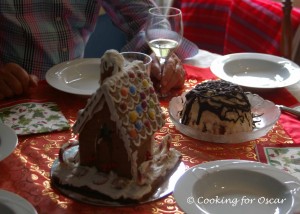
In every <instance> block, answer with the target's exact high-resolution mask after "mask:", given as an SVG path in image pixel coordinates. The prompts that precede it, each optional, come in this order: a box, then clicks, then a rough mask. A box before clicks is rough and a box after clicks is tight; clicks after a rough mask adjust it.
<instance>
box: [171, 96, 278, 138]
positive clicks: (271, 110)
mask: <svg viewBox="0 0 300 214" xmlns="http://www.w3.org/2000/svg"><path fill="white" fill-rule="evenodd" d="M185 94H186V93H183V94H182V95H181V96H178V97H174V98H172V99H171V101H170V103H169V115H170V119H171V120H172V122H173V124H174V125H175V127H176V128H177V130H178V131H180V132H181V133H183V134H185V135H187V136H189V137H192V138H194V139H197V140H202V141H208V142H214V143H243V142H246V141H250V140H255V139H257V138H260V137H262V136H264V135H266V134H267V133H268V132H269V131H270V130H271V129H272V128H273V125H274V124H275V123H276V122H277V120H278V119H279V117H280V114H281V111H280V109H279V108H278V107H277V106H276V105H275V104H274V103H273V102H271V101H268V100H264V99H263V98H262V97H260V96H259V95H257V94H252V93H250V92H246V94H247V97H248V99H249V102H250V104H251V112H252V114H253V115H255V117H254V118H253V120H254V121H255V128H254V129H253V130H252V131H251V132H240V133H235V134H228V135H215V134H209V133H203V132H200V131H199V130H197V129H195V128H192V127H189V126H187V125H184V124H182V123H181V122H180V120H181V119H180V112H181V111H182V109H183V106H184V102H185Z"/></svg>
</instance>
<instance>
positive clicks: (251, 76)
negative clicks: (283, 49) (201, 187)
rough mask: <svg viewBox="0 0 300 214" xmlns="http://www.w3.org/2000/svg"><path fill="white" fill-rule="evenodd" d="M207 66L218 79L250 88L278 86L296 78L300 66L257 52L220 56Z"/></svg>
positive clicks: (296, 80)
mask: <svg viewBox="0 0 300 214" xmlns="http://www.w3.org/2000/svg"><path fill="white" fill-rule="evenodd" d="M210 69H211V71H212V72H213V73H214V74H215V75H216V76H217V77H219V78H220V79H223V80H227V81H229V82H232V83H235V84H238V85H241V86H244V87H250V88H281V87H286V86H290V85H293V84H295V83H297V82H298V81H299V80H300V68H299V66H298V65H297V64H296V63H294V62H292V61H290V60H288V59H285V58H282V57H278V56H274V55H269V54H261V53H235V54H228V55H224V56H220V57H218V58H217V59H215V60H214V61H213V62H212V64H211V66H210Z"/></svg>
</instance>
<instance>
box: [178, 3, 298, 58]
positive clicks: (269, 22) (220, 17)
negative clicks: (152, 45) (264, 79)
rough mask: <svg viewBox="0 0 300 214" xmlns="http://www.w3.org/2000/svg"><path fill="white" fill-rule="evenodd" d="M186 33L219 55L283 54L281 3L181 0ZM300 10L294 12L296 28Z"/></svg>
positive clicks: (200, 45)
mask: <svg viewBox="0 0 300 214" xmlns="http://www.w3.org/2000/svg"><path fill="white" fill-rule="evenodd" d="M180 2H181V3H180V7H181V8H182V11H183V14H184V16H183V17H184V26H185V36H186V38H188V39H190V40H191V41H193V42H195V43H196V44H197V45H198V46H199V48H202V49H205V50H208V51H212V52H214V53H218V54H230V53H237V52H261V53H269V54H274V55H279V54H280V52H279V51H280V39H281V20H282V16H283V13H282V5H281V3H279V2H273V1H271V0H180ZM299 23H300V12H299V9H295V8H294V9H293V11H292V26H293V29H294V31H295V30H296V28H297V26H298V25H299Z"/></svg>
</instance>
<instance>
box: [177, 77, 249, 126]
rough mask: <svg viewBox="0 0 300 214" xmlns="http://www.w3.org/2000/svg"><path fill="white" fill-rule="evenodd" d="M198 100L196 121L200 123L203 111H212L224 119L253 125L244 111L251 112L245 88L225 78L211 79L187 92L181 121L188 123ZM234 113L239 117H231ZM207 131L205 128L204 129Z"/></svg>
mask: <svg viewBox="0 0 300 214" xmlns="http://www.w3.org/2000/svg"><path fill="white" fill-rule="evenodd" d="M194 102H197V103H198V105H199V111H198V116H197V120H196V121H195V123H196V124H197V125H199V123H200V119H201V116H202V114H203V112H205V111H210V112H213V113H214V114H216V115H217V116H218V117H219V118H220V120H222V121H233V122H237V121H240V122H246V121H245V120H247V122H248V123H249V124H251V125H252V120H251V121H250V118H245V116H244V113H245V112H250V110H251V105H250V103H249V100H248V98H247V96H246V94H245V93H244V91H243V89H242V88H241V87H240V86H238V85H236V84H233V83H230V82H227V81H224V80H210V81H206V82H203V83H201V84H198V85H197V86H196V87H195V88H194V89H192V90H191V91H189V92H188V93H187V94H186V103H185V108H184V109H183V111H182V112H181V123H182V124H185V125H187V124H188V123H189V122H190V120H191V118H190V111H191V109H192V106H193V103H194ZM232 113H234V114H235V115H238V117H234V118H232V117H229V116H228V115H229V114H232ZM204 131H205V130H204Z"/></svg>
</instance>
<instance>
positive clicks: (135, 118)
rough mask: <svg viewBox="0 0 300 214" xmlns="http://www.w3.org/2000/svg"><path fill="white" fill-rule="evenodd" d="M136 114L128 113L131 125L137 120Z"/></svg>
mask: <svg viewBox="0 0 300 214" xmlns="http://www.w3.org/2000/svg"><path fill="white" fill-rule="evenodd" d="M138 116H139V115H138V113H137V112H136V111H131V112H129V120H130V122H131V123H135V121H136V120H137V118H138Z"/></svg>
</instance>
